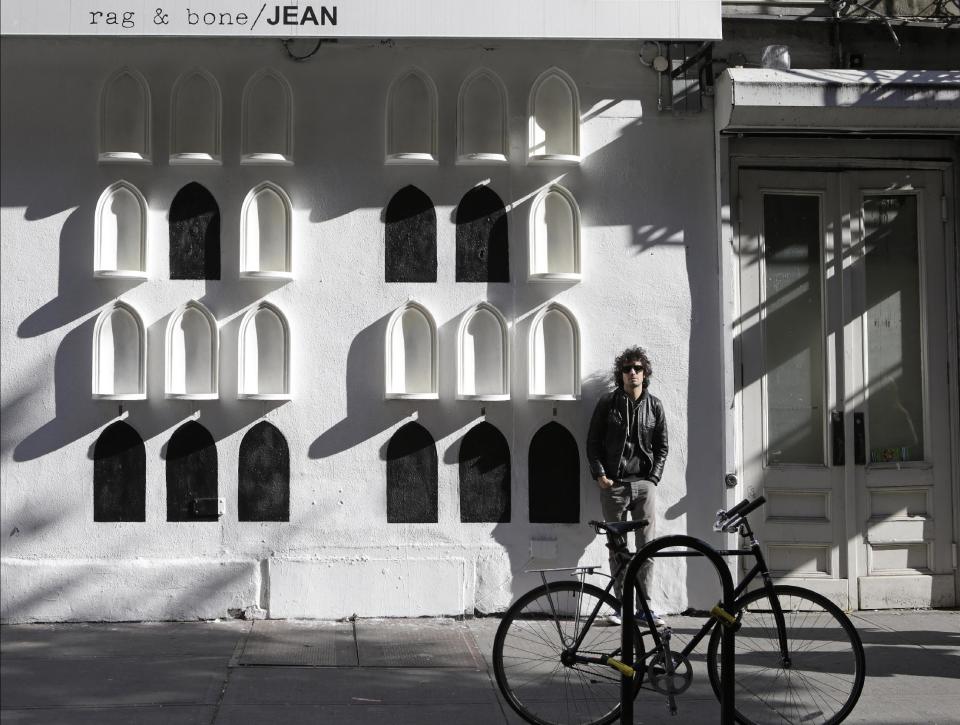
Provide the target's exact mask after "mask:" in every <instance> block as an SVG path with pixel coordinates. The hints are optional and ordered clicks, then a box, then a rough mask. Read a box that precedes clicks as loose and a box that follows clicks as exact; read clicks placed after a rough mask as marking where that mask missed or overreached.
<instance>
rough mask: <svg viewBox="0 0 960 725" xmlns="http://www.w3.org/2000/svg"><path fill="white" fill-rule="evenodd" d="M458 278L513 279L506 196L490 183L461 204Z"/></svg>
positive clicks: (503, 280) (482, 280) (458, 215)
mask: <svg viewBox="0 0 960 725" xmlns="http://www.w3.org/2000/svg"><path fill="white" fill-rule="evenodd" d="M456 222H457V271H456V278H457V282H509V281H510V244H509V241H508V235H507V212H506V209H505V208H504V205H503V200H502V199H501V198H500V197H499V196H498V195H497V193H496V192H495V191H494V190H493V189H491V188H490V187H489V186H487V185H486V184H481V185H480V186H475V187H473V188H472V189H470V191H468V192H467V193H466V194H464V196H463V198H462V199H461V200H460V203H459V204H458V205H457V213H456Z"/></svg>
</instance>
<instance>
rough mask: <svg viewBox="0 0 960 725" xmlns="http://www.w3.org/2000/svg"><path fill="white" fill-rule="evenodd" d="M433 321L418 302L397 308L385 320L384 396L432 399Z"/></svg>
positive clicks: (434, 368) (434, 372) (435, 354)
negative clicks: (385, 374)
mask: <svg viewBox="0 0 960 725" xmlns="http://www.w3.org/2000/svg"><path fill="white" fill-rule="evenodd" d="M438 347H439V346H438V344H437V323H436V322H434V319H433V315H431V314H430V311H429V310H428V309H427V308H426V307H424V306H423V305H421V304H419V303H418V302H412V301H411V302H408V303H407V304H405V305H403V306H402V307H400V308H399V309H397V310H396V311H395V312H394V313H393V314H392V315H391V316H390V320H389V321H388V322H387V340H386V365H385V367H386V373H387V380H386V397H387V398H405V399H413V400H436V399H437V397H438V386H437V367H438V365H439V362H438Z"/></svg>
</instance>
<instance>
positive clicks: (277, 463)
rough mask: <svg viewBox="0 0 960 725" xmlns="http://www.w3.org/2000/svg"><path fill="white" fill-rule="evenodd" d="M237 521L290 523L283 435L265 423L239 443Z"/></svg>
mask: <svg viewBox="0 0 960 725" xmlns="http://www.w3.org/2000/svg"><path fill="white" fill-rule="evenodd" d="M237 517H238V518H239V520H240V521H289V520H290V449H289V447H288V446H287V439H286V438H284V437H283V433H281V432H280V430H279V429H278V428H277V427H276V426H274V425H272V424H270V423H268V422H267V421H265V420H262V421H260V422H259V423H257V424H256V425H255V426H253V427H252V428H251V429H250V430H248V431H247V433H246V435H244V436H243V440H242V441H240V459H239V473H238V487H237Z"/></svg>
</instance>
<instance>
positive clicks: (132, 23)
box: [0, 0, 720, 40]
mask: <svg viewBox="0 0 960 725" xmlns="http://www.w3.org/2000/svg"><path fill="white" fill-rule="evenodd" d="M0 33H2V34H3V35H48V36H58V35H73V36H90V35H93V36H96V35H106V36H144V37H158V36H193V37H206V36H234V37H236V36H249V37H264V36H279V37H284V38H295V37H309V38H580V39H592V38H596V39H629V38H645V39H654V40H674V39H676V40H681V39H683V40H711V39H719V38H720V0H322V1H320V0H318V1H317V2H311V1H310V0H268V1H267V2H264V1H263V0H149V1H147V0H2V2H0Z"/></svg>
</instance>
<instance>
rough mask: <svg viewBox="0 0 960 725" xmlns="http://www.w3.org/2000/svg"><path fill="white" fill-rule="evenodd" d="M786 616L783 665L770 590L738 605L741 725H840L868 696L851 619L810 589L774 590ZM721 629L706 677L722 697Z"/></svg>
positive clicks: (780, 587)
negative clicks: (800, 724) (866, 695)
mask: <svg viewBox="0 0 960 725" xmlns="http://www.w3.org/2000/svg"><path fill="white" fill-rule="evenodd" d="M773 589H774V592H775V593H776V596H777V598H778V599H779V601H780V607H781V609H782V610H783V618H784V634H785V635H786V640H787V656H788V658H789V661H786V660H785V659H784V657H783V653H782V652H781V648H780V638H779V635H778V630H777V623H776V621H775V619H774V614H773V608H772V606H771V604H770V599H769V598H768V597H767V592H766V590H765V589H757V590H755V591H752V592H750V593H748V594H746V595H744V596H743V597H741V598H740V599H738V600H737V603H736V609H735V611H734V614H736V615H737V616H739V617H740V625H741V626H740V629H739V630H737V633H736V638H735V642H736V647H735V651H734V663H735V664H734V673H735V674H734V682H735V684H734V692H735V696H736V717H737V722H740V723H743V724H744V725H761V724H763V723H777V724H778V725H782V724H785V723H803V725H834V723H839V722H841V721H843V719H844V718H846V717H847V715H849V714H850V711H851V710H853V706H854V705H856V704H857V700H858V699H859V698H860V691H861V690H862V689H863V678H864V670H865V665H864V655H863V644H862V643H861V642H860V635H859V634H857V630H856V629H855V628H854V626H853V623H852V622H851V621H850V618H849V617H847V615H846V614H844V613H843V611H842V610H841V609H840V608H839V607H838V606H836V605H835V604H833V602H831V601H830V600H829V599H827V598H826V597H824V596H821V595H820V594H817V593H816V592H813V591H810V590H809V589H803V588H802V587H795V586H789V585H780V584H778V585H775V586H774V587H773ZM720 645H721V629H720V627H719V626H718V627H714V629H713V632H712V633H711V635H710V644H709V646H708V647H707V670H708V672H709V674H710V684H712V685H713V689H714V692H716V693H717V696H718V697H719V695H720V649H721V646H720Z"/></svg>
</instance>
